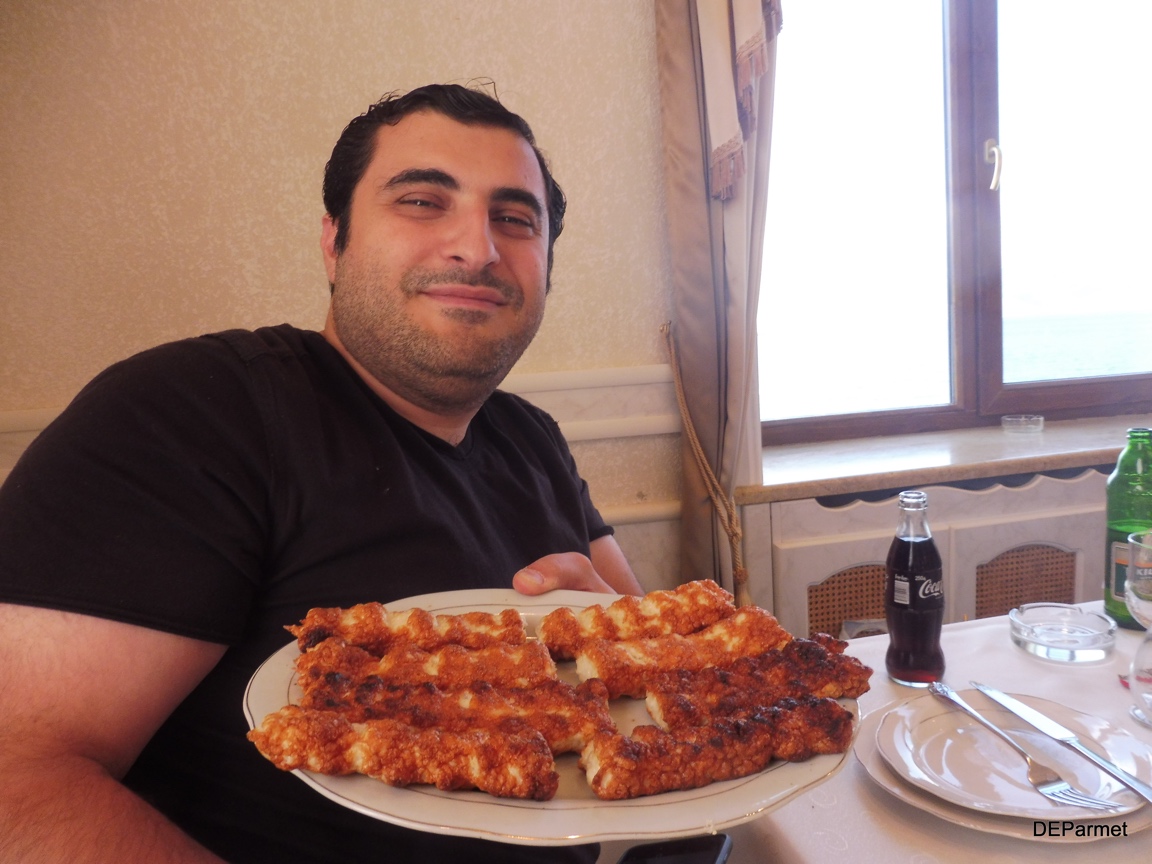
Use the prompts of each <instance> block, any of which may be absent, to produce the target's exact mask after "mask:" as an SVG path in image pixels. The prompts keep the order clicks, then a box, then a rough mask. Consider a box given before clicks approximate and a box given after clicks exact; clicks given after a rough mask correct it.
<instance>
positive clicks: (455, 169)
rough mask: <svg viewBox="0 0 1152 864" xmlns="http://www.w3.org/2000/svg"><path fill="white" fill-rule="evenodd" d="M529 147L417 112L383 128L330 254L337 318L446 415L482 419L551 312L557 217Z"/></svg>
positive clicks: (363, 351)
mask: <svg viewBox="0 0 1152 864" xmlns="http://www.w3.org/2000/svg"><path fill="white" fill-rule="evenodd" d="M544 195H545V193H544V178H543V176H542V174H541V173H540V166H539V164H538V163H537V161H536V157H535V155H534V153H533V152H532V148H531V147H530V146H529V144H528V142H527V141H525V140H524V139H523V138H521V137H520V136H519V135H517V134H515V133H514V132H511V131H509V130H506V129H500V128H495V127H488V126H466V125H464V124H462V123H458V122H457V121H455V120H452V119H450V118H448V117H445V116H444V115H442V114H438V113H435V112H431V111H420V112H417V113H415V114H410V115H408V116H406V117H405V118H403V119H402V120H400V122H399V123H397V124H396V125H395V126H384V127H382V128H381V129H380V130H379V132H377V137H376V151H375V155H374V156H373V158H372V161H371V162H370V163H369V165H368V168H367V170H366V171H365V172H364V176H363V177H362V178H361V180H360V183H359V184H358V185H357V186H356V189H355V191H354V192H353V195H352V206H351V214H350V219H349V221H350V231H349V234H348V242H347V245H346V246H345V248H344V250H343V252H340V253H337V252H336V250H335V245H334V244H335V233H336V226H335V224H334V223H332V221H331V219H330V218H327V217H326V218H325V224H324V234H323V237H322V246H323V249H324V257H325V265H326V267H327V270H328V279H329V281H330V282H331V283H332V285H333V286H334V287H333V294H332V320H333V323H334V326H335V329H336V333H337V335H338V336H339V338H340V341H341V342H342V343H343V345H344V347H345V349H346V350H347V351H348V352H349V353H350V354H351V355H352V356H353V357H354V358H355V359H356V361H357V362H358V363H360V365H361V366H363V367H364V368H365V369H366V370H367V371H368V373H369V374H371V375H372V376H373V377H374V378H375V379H376V380H377V381H378V382H379V383H381V384H383V385H384V386H385V387H387V388H388V389H390V390H391V391H393V392H394V393H396V394H398V395H399V396H401V397H403V398H405V399H407V400H408V401H410V402H412V403H413V404H416V405H418V406H420V407H421V408H424V409H426V410H430V411H433V412H436V413H459V412H461V411H470V410H475V409H476V408H477V407H479V405H480V404H481V403H482V402H483V401H484V400H485V399H486V398H487V397H488V395H489V394H490V393H491V392H492V390H493V389H495V387H496V386H497V385H498V384H499V383H500V381H502V380H503V379H504V377H505V375H507V373H508V371H509V370H510V369H511V368H512V365H513V364H514V363H515V362H516V360H517V359H518V358H519V357H520V355H521V354H522V353H523V352H524V349H525V348H527V347H528V344H529V343H530V342H531V341H532V338H533V337H534V336H535V335H536V331H537V329H538V328H539V326H540V321H541V319H542V318H543V315H544V297H545V293H546V284H547V260H548V231H549V226H548V217H547V210H546V208H545V198H544Z"/></svg>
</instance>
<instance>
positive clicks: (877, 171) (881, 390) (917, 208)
mask: <svg viewBox="0 0 1152 864" xmlns="http://www.w3.org/2000/svg"><path fill="white" fill-rule="evenodd" d="M943 69H944V61H943V53H942V37H941V8H940V5H939V3H931V2H925V0H887V2H884V3H860V2H859V0H838V2H834V0H820V2H807V3H792V4H790V5H789V6H788V11H787V20H786V22H785V25H784V30H783V32H782V33H781V34H780V37H779V44H778V46H777V68H776V91H775V105H774V109H773V132H772V165H771V175H770V178H769V189H768V214H767V224H766V230H765V240H764V268H763V275H762V281H761V289H760V290H761V293H760V307H759V308H760V311H759V319H758V322H757V325H758V331H759V334H758V335H759V341H758V350H759V360H760V414H761V418H762V419H763V420H782V419H788V418H794V417H815V416H825V415H830V414H846V413H855V412H862V411H881V410H889V409H896V408H910V407H919V406H926V405H946V404H949V403H950V402H951V401H952V392H951V378H952V376H951V370H950V349H951V346H950V326H949V317H948V316H949V299H948V279H947V254H948V252H947V240H948V233H947V208H946V185H945V170H946V166H945V146H946V144H945V132H944V80H943Z"/></svg>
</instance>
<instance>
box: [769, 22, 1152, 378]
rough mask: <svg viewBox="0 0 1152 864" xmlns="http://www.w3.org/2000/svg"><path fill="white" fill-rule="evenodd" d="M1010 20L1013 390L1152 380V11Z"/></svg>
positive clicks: (1004, 43)
mask: <svg viewBox="0 0 1152 864" xmlns="http://www.w3.org/2000/svg"><path fill="white" fill-rule="evenodd" d="M998 18H999V20H998V28H999V51H998V62H999V82H1000V83H999V88H1000V92H999V96H1000V146H1001V149H1002V150H1003V152H1004V168H1003V173H1002V176H1001V187H1000V221H1001V259H1002V264H1001V271H1002V274H1003V289H1002V301H1003V307H1002V310H1003V320H1004V381H1005V383H1011V382H1023V381H1044V380H1056V379H1065V378H1082V377H1092V376H1099V375H1113V374H1125V373H1138V372H1148V371H1152V336H1150V334H1152V305H1150V304H1149V303H1148V300H1147V298H1148V296H1149V294H1148V290H1149V288H1150V287H1152V279H1150V277H1149V265H1148V261H1147V251H1146V250H1147V244H1148V238H1149V237H1150V236H1152V207H1150V206H1149V203H1148V202H1149V201H1152V159H1150V158H1149V155H1148V139H1149V134H1150V133H1152V120H1150V118H1149V108H1148V106H1149V104H1152V52H1149V51H1148V46H1147V41H1148V34H1149V33H1150V32H1152V3H1148V2H1147V0H1101V2H1096V3H1084V2H1071V0H1049V2H1046V3H1043V4H1035V3H1023V2H1008V0H1002V2H1001V3H1000V4H999V15H998ZM781 47H783V46H781ZM1136 316H1142V320H1141V318H1140V317H1136Z"/></svg>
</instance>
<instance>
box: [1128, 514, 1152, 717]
mask: <svg viewBox="0 0 1152 864" xmlns="http://www.w3.org/2000/svg"><path fill="white" fill-rule="evenodd" d="M1124 602H1125V604H1126V605H1127V606H1128V611H1129V612H1131V613H1132V617H1133V618H1135V619H1136V620H1137V621H1138V622H1139V623H1140V624H1141V625H1143V627H1144V628H1145V630H1146V631H1147V632H1146V633H1145V635H1144V640H1143V641H1142V642H1141V643H1140V647H1139V648H1137V649H1136V653H1135V654H1134V655H1133V657H1132V669H1131V670H1130V674H1129V676H1128V689H1129V690H1131V692H1132V698H1133V699H1135V700H1136V704H1135V705H1133V706H1132V708H1131V711H1132V716H1133V717H1135V718H1136V719H1137V720H1139V721H1140V722H1141V723H1143V724H1144V725H1145V726H1152V532H1147V533H1145V532H1141V533H1136V534H1132V535H1130V536H1129V537H1128V573H1127V576H1126V578H1125V583H1124Z"/></svg>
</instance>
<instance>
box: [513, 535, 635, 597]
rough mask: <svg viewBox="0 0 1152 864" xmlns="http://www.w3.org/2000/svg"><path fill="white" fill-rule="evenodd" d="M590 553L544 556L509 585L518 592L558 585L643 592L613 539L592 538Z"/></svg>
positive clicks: (608, 591)
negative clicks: (588, 554)
mask: <svg viewBox="0 0 1152 864" xmlns="http://www.w3.org/2000/svg"><path fill="white" fill-rule="evenodd" d="M591 552H592V557H591V558H588V557H587V556H585V555H581V554H580V553H579V552H558V553H556V554H553V555H545V556H544V557H543V558H540V559H537V560H536V561H533V562H532V563H531V564H529V565H528V566H527V567H525V568H524V569H523V570H521V571H520V572H519V573H517V574H516V575H515V576H513V577H512V587H513V588H515V589H516V590H517V591H519V592H520V593H521V594H543V593H544V592H545V591H555V590H556V589H558V588H567V589H569V590H572V591H594V592H597V593H600V594H636V595H642V594H643V593H644V589H643V588H641V587H640V583H639V582H638V581H637V580H636V577H635V576H634V575H633V573H632V568H631V567H629V566H628V561H627V560H626V559H625V558H624V553H623V552H621V551H620V547H619V545H617V543H616V538H614V537H611V536H608V537H601V538H600V539H598V540H593V541H592V545H591Z"/></svg>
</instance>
